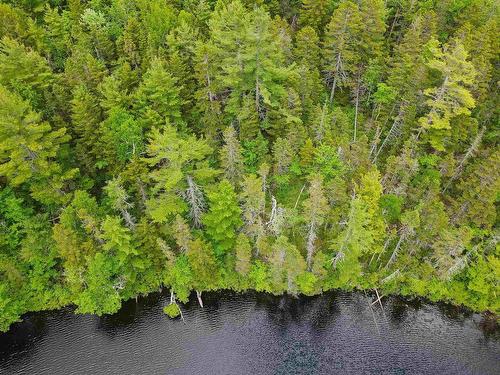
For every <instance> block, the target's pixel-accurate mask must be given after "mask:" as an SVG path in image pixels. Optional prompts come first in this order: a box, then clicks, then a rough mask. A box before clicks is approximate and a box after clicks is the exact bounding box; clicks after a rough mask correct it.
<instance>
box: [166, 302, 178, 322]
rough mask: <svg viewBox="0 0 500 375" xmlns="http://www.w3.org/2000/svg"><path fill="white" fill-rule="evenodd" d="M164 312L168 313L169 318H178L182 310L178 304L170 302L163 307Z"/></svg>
mask: <svg viewBox="0 0 500 375" xmlns="http://www.w3.org/2000/svg"><path fill="white" fill-rule="evenodd" d="M163 312H164V313H165V314H167V315H168V317H169V318H172V319H173V318H177V317H178V316H179V315H180V314H181V310H180V307H179V305H178V304H176V303H170V304H168V305H167V306H165V307H164V308H163Z"/></svg>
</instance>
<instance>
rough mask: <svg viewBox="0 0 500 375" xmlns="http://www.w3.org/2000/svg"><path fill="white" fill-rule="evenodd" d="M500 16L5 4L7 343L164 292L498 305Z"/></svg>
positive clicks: (157, 3)
mask: <svg viewBox="0 0 500 375" xmlns="http://www.w3.org/2000/svg"><path fill="white" fill-rule="evenodd" d="M499 7H500V4H499V3H498V2H497V1H495V0H385V1H384V0H303V1H300V0H261V1H258V0H256V1H249V0H235V1H231V0H88V1H86V0H67V1H66V0H45V1H44V0H10V1H9V0H2V1H0V331H6V330H8V329H9V326H10V325H11V324H12V323H13V322H16V321H18V320H19V319H20V317H21V315H22V314H24V313H26V312H30V311H40V310H47V309H56V308H59V307H62V306H66V305H72V306H75V312H76V313H92V314H97V315H102V314H112V313H114V312H116V311H118V309H119V308H120V306H121V302H122V301H124V300H128V299H131V298H136V297H138V296H141V295H145V294H147V293H150V292H154V291H158V290H161V289H163V288H165V290H167V291H169V293H170V296H171V297H170V304H169V305H167V306H166V307H165V313H167V314H168V315H170V316H172V317H175V316H177V315H178V314H180V313H181V312H182V303H185V302H187V301H188V299H189V298H190V295H191V298H196V297H195V296H194V292H196V294H197V296H198V299H199V301H200V304H202V292H204V291H210V290H218V289H231V290H235V291H245V290H249V289H252V290H256V291H265V292H269V293H273V294H282V293H287V294H290V295H297V296H298V295H315V294H319V293H322V292H323V291H327V290H331V289H342V290H353V289H357V290H367V291H371V290H375V289H376V290H377V291H378V292H380V294H383V295H388V294H398V295H403V296H421V297H425V298H428V299H430V300H432V301H447V302H450V303H453V304H455V305H463V306H466V307H468V308H470V309H472V310H474V311H479V312H484V311H489V312H491V313H493V314H498V313H500V297H499V294H500V247H499V245H498V238H499V234H500V233H499V225H498V221H497V212H498V206H499V205H498V203H499V198H500V194H499V192H500V168H499V165H500V149H499V148H498V139H499V138H498V132H499V117H498V110H499V108H500V106H499V99H498V97H499V96H498V90H499V83H500V74H499V62H500V61H499V43H500V39H498V35H500V27H499V21H500V11H499ZM192 293H193V295H192Z"/></svg>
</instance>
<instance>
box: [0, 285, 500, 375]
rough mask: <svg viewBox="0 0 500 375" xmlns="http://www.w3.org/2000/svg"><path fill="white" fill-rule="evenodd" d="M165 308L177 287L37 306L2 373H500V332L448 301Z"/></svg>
mask: <svg viewBox="0 0 500 375" xmlns="http://www.w3.org/2000/svg"><path fill="white" fill-rule="evenodd" d="M203 300H204V305H205V308H203V309H202V308H200V307H199V306H198V304H197V301H196V298H194V297H193V298H191V300H190V302H189V303H188V304H187V305H186V306H185V307H184V308H183V311H184V317H185V321H186V322H185V324H184V323H183V322H182V321H180V320H174V321H173V320H169V319H168V318H167V317H166V316H165V315H164V314H163V313H162V311H161V308H162V306H164V305H165V304H166V303H167V301H168V296H167V295H166V294H152V295H149V296H148V297H144V298H140V299H139V300H138V301H137V302H136V301H135V300H131V301H128V302H126V303H124V305H123V308H122V309H121V310H120V311H119V312H118V313H117V314H114V315H111V316H105V317H101V318H98V317H96V316H91V315H73V314H72V312H71V309H69V308H68V309H63V310H60V311H54V312H42V313H34V314H28V315H27V316H26V317H25V319H24V321H23V322H22V323H18V324H15V325H14V326H13V327H12V329H11V330H10V331H9V332H7V333H5V334H0V374H9V375H10V374H50V375H57V374H335V373H338V374H499V373H500V372H499V370H498V369H499V366H500V363H499V358H500V329H499V327H498V325H497V324H496V323H495V322H494V321H491V320H487V319H484V318H483V317H481V316H480V315H478V314H473V313H471V312H468V311H464V310H463V309H460V308H457V307H454V306H449V305H445V304H438V305H431V304H427V303H422V302H421V301H407V300H402V299H399V298H388V299H385V298H384V309H383V310H382V309H381V308H380V306H378V305H377V306H375V305H374V306H373V307H370V301H371V300H372V297H370V296H367V295H365V294H363V293H326V294H324V295H322V296H318V297H303V298H299V299H297V298H293V297H290V296H271V295H268V294H259V293H246V294H235V293H231V292H224V293H204V295H203Z"/></svg>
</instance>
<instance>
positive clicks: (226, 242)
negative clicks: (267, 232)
mask: <svg viewBox="0 0 500 375" xmlns="http://www.w3.org/2000/svg"><path fill="white" fill-rule="evenodd" d="M208 200H209V211H208V212H207V213H206V214H205V216H204V217H203V224H204V225H205V232H206V234H207V235H208V237H209V238H210V240H211V241H212V243H213V245H214V250H215V254H216V255H217V257H218V258H219V259H222V258H223V257H224V256H225V255H226V254H227V253H228V252H229V251H231V250H232V249H233V247H234V245H235V243H236V231H237V230H238V228H239V227H240V226H241V225H242V224H243V222H242V220H241V209H240V208H239V207H238V204H237V200H236V193H235V192H234V188H233V187H232V185H231V184H230V183H229V181H227V180H222V181H221V182H220V183H219V184H218V185H217V186H216V188H215V189H214V190H213V191H211V192H209V193H208Z"/></svg>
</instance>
